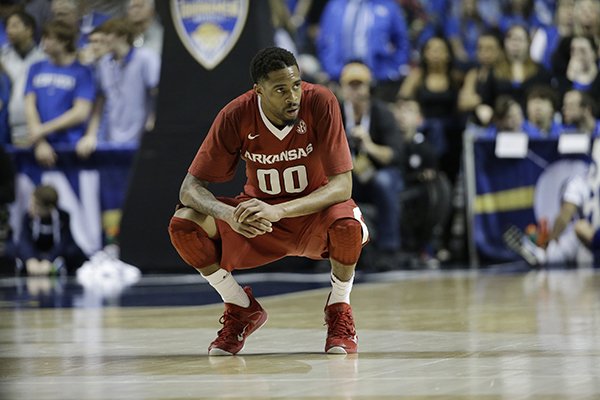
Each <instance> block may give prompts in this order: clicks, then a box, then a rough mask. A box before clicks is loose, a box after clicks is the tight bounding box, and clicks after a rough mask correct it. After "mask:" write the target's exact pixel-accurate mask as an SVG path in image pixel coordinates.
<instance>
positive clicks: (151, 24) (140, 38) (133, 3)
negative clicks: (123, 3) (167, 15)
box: [127, 0, 163, 58]
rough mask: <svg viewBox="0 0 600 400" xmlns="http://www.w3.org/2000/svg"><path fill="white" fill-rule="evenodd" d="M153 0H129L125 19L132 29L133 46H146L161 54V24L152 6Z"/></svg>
mask: <svg viewBox="0 0 600 400" xmlns="http://www.w3.org/2000/svg"><path fill="white" fill-rule="evenodd" d="M154 1H155V0H129V4H128V5H127V20H128V21H129V22H130V23H131V25H132V29H133V37H134V39H133V46H134V47H146V48H148V49H152V50H153V51H155V52H156V54H158V56H159V58H160V56H161V55H162V47H163V26H162V24H161V23H160V21H159V20H158V16H157V14H156V10H155V8H154Z"/></svg>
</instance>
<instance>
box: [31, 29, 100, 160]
mask: <svg viewBox="0 0 600 400" xmlns="http://www.w3.org/2000/svg"><path fill="white" fill-rule="evenodd" d="M75 38H76V32H75V31H74V30H73V29H72V27H70V26H69V25H67V24H65V23H63V22H60V21H54V22H50V23H49V24H48V25H46V26H45V27H44V30H43V33H42V47H43V49H44V52H45V53H46V54H47V56H48V60H44V61H40V62H38V63H36V64H33V65H32V66H31V68H30V69H29V74H28V76H27V83H26V85H25V111H26V116H27V126H28V129H29V140H30V144H31V145H32V146H34V151H35V156H36V159H37V160H38V162H39V163H40V164H41V165H44V166H48V167H50V166H53V165H54V164H55V163H56V153H55V151H54V149H53V147H52V146H53V145H56V144H59V143H66V144H71V145H73V146H77V152H78V154H79V155H80V156H82V157H86V156H87V155H89V153H90V151H91V150H90V148H89V146H88V143H89V138H87V137H84V133H85V129H86V124H87V120H88V118H89V116H90V112H91V108H92V103H93V101H94V97H95V86H94V78H93V76H92V71H91V70H90V69H89V68H88V67H86V66H83V65H81V64H80V63H79V61H77V54H76V50H75Z"/></svg>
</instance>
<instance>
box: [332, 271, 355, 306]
mask: <svg viewBox="0 0 600 400" xmlns="http://www.w3.org/2000/svg"><path fill="white" fill-rule="evenodd" d="M353 282H354V274H352V278H350V280H349V281H341V280H339V279H338V278H337V277H336V276H335V275H333V272H332V273H331V287H332V289H331V296H329V301H328V302H327V305H329V304H335V303H347V304H350V292H351V291H352V283H353Z"/></svg>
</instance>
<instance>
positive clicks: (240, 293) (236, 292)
mask: <svg viewBox="0 0 600 400" xmlns="http://www.w3.org/2000/svg"><path fill="white" fill-rule="evenodd" d="M202 277H204V279H206V280H207V281H208V283H209V284H210V286H212V287H214V288H215V290H216V291H217V293H219V295H221V298H222V299H223V301H224V302H225V303H230V304H236V305H238V306H240V307H248V306H249V305H250V298H248V295H247V294H246V292H244V289H242V287H241V286H240V285H239V284H238V283H237V282H236V281H235V279H234V278H233V275H231V272H229V271H225V270H224V269H223V268H219V269H218V270H217V272H215V273H212V274H210V275H207V276H204V275H202Z"/></svg>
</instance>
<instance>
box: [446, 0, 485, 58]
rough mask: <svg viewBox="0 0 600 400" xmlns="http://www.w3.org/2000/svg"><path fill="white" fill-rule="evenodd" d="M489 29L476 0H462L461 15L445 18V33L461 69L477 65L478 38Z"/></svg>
mask: <svg viewBox="0 0 600 400" xmlns="http://www.w3.org/2000/svg"><path fill="white" fill-rule="evenodd" d="M486 29H487V25H486V23H485V22H484V20H483V18H481V15H479V10H478V9H477V1H476V0H462V1H461V2H460V10H459V15H458V16H456V17H454V16H449V17H448V18H446V20H445V24H444V34H445V36H446V38H447V39H448V41H449V42H450V44H451V45H452V52H453V53H454V58H455V60H456V62H457V63H458V66H459V67H460V68H461V69H465V70H466V69H468V68H469V67H473V66H475V64H476V62H477V40H478V39H479V37H480V36H481V35H482V34H483V33H484V31H485V30H486Z"/></svg>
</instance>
